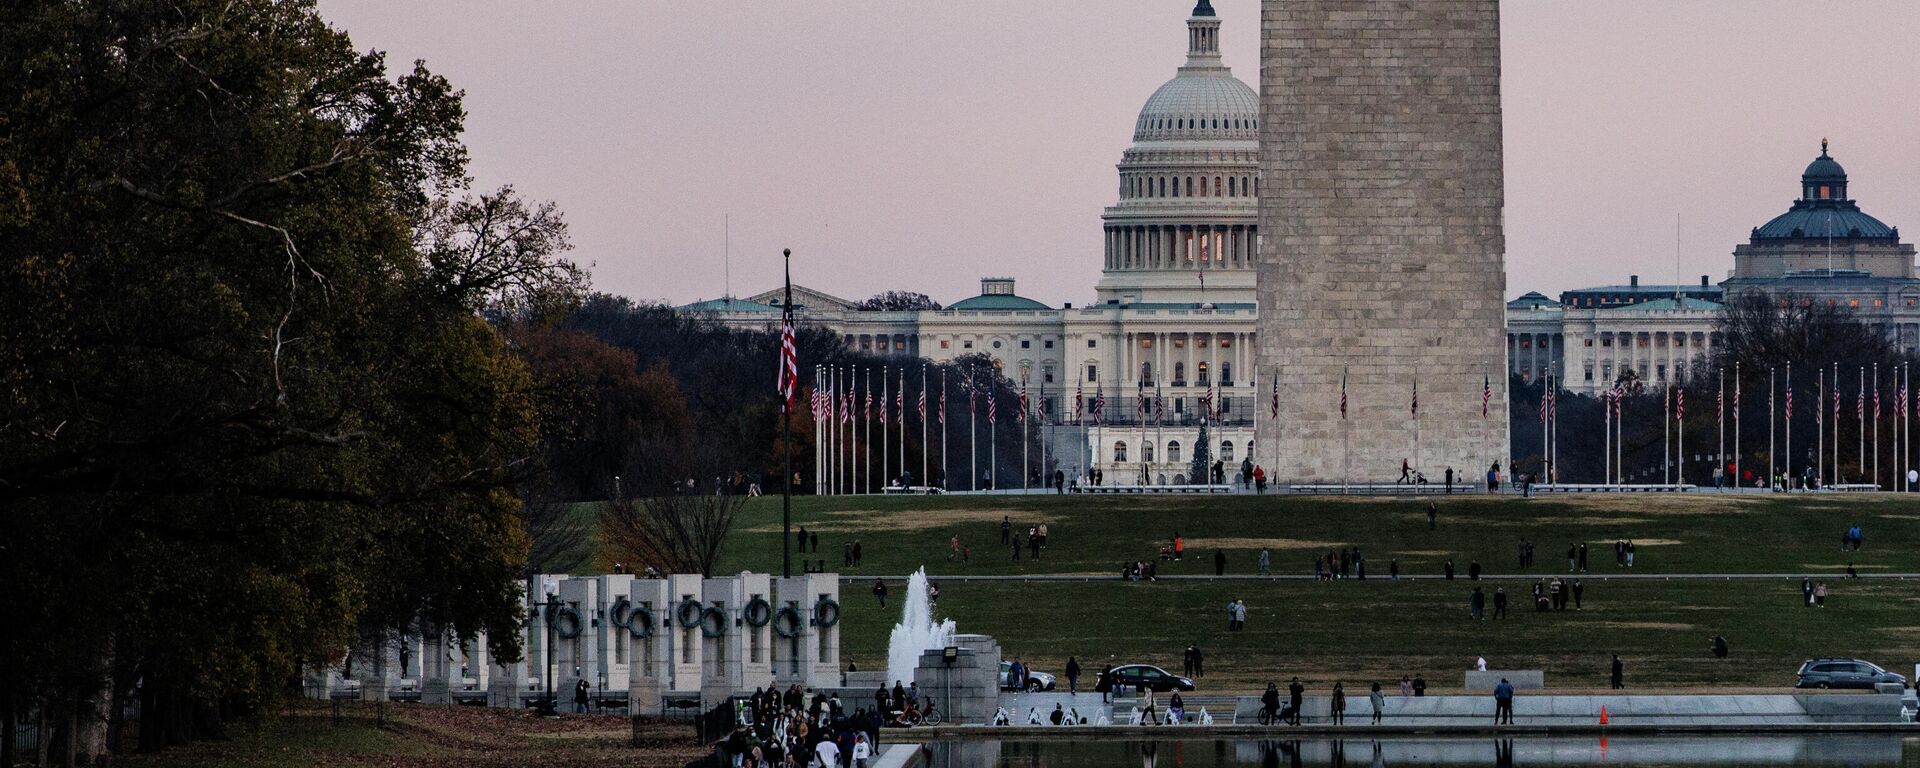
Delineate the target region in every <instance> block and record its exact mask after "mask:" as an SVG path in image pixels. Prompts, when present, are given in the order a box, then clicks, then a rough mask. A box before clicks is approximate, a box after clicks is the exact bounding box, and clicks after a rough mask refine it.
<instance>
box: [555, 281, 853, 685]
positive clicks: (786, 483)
mask: <svg viewBox="0 0 1920 768" xmlns="http://www.w3.org/2000/svg"><path fill="white" fill-rule="evenodd" d="M780 259H781V266H782V269H783V271H784V272H785V274H786V286H787V287H786V292H787V296H786V302H785V303H783V304H781V305H780V307H781V309H782V310H783V311H785V312H786V315H787V323H786V333H785V334H784V335H785V336H786V338H785V339H782V340H781V342H780V343H781V345H782V347H783V348H782V350H781V353H780V354H781V357H782V360H781V363H780V366H781V374H780V375H781V376H782V377H783V381H784V380H785V379H784V377H785V376H786V375H787V374H786V370H787V369H786V366H787V364H788V362H790V361H791V362H792V363H793V365H794V372H793V378H794V381H793V386H794V388H798V387H799V383H800V382H799V381H798V379H799V361H798V360H797V359H796V358H789V357H787V354H788V353H787V351H786V349H787V346H786V345H790V344H793V249H791V248H787V249H783V250H782V251H781V252H780ZM796 353H797V351H796ZM815 372H816V373H818V369H815ZM814 391H816V392H818V391H819V390H817V389H816V390H814ZM819 431H820V430H818V429H815V430H814V432H815V433H816V434H818V433H819ZM780 446H781V449H782V450H781V453H782V461H783V464H782V470H781V471H782V472H783V473H784V474H785V475H786V476H785V477H782V478H780V577H781V578H783V579H785V578H792V577H793V532H792V530H790V529H791V528H793V392H792V391H791V390H789V391H788V392H787V396H786V398H785V405H783V406H781V408H780ZM576 624H577V622H576ZM549 685H551V684H549Z"/></svg>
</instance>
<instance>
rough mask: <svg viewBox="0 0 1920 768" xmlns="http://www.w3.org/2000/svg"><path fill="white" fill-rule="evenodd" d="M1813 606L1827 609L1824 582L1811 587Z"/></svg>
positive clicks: (1825, 585)
mask: <svg viewBox="0 0 1920 768" xmlns="http://www.w3.org/2000/svg"><path fill="white" fill-rule="evenodd" d="M1813 606H1814V607H1815V608H1825V607H1827V583H1826V582H1824V581H1822V582H1820V583H1818V584H1815V585H1813Z"/></svg>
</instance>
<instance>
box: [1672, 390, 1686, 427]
mask: <svg viewBox="0 0 1920 768" xmlns="http://www.w3.org/2000/svg"><path fill="white" fill-rule="evenodd" d="M1673 418H1674V419H1675V420H1678V421H1686V420H1687V391H1686V390H1684V389H1677V390H1674V392H1673Z"/></svg>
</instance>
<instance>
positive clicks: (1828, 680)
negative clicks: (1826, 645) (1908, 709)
mask: <svg viewBox="0 0 1920 768" xmlns="http://www.w3.org/2000/svg"><path fill="white" fill-rule="evenodd" d="M1880 683H1899V684H1901V685H1906V684H1907V679H1906V678H1904V677H1901V676H1900V675H1897V674H1894V673H1892V672H1888V671H1886V670H1884V669H1881V668H1880V667H1879V665H1877V664H1874V663H1873V662H1870V661H1862V660H1860V659H1808V660H1806V661H1804V662H1801V663H1800V680H1799V681H1798V682H1796V683H1794V684H1793V687H1795V688H1865V689H1868V690H1872V689H1873V687H1874V686H1875V685H1878V684H1880Z"/></svg>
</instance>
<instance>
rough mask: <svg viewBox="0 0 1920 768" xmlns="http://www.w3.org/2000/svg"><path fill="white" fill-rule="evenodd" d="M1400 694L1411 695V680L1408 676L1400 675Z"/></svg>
mask: <svg viewBox="0 0 1920 768" xmlns="http://www.w3.org/2000/svg"><path fill="white" fill-rule="evenodd" d="M1400 695H1401V696H1412V695H1413V680H1411V679H1410V678H1408V677H1407V676H1406V675H1401V676H1400Z"/></svg>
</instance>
